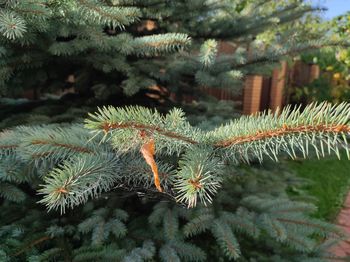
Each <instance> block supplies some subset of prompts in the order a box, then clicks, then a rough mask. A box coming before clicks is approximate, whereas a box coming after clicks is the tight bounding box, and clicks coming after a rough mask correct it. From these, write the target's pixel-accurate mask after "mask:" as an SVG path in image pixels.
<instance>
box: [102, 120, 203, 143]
mask: <svg viewBox="0 0 350 262" xmlns="http://www.w3.org/2000/svg"><path fill="white" fill-rule="evenodd" d="M101 127H102V129H103V130H104V132H105V133H108V132H109V131H110V130H111V129H127V128H134V129H138V130H140V131H142V130H149V131H152V132H157V133H159V134H161V135H163V136H166V137H169V138H173V139H177V140H182V141H184V142H186V143H190V144H193V145H195V144H198V142H197V141H195V140H193V139H191V138H189V137H185V136H183V135H180V134H178V133H175V132H171V131H167V130H163V129H161V128H159V127H157V126H150V125H143V124H138V123H133V122H129V123H124V124H118V123H108V122H105V123H103V124H102V126H101Z"/></svg>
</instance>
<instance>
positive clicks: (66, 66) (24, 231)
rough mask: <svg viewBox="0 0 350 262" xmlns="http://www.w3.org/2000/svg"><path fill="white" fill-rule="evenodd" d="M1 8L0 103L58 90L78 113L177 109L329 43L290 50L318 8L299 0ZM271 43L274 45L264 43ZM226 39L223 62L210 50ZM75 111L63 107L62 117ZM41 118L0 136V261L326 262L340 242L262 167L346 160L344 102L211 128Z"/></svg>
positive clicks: (145, 119)
mask: <svg viewBox="0 0 350 262" xmlns="http://www.w3.org/2000/svg"><path fill="white" fill-rule="evenodd" d="M0 7H1V9H0V92H1V94H6V95H7V96H13V95H15V94H16V93H17V92H18V91H22V89H28V88H29V89H36V90H37V91H39V93H40V92H41V93H45V92H48V93H50V92H52V91H55V90H57V89H62V88H65V87H66V84H67V83H66V79H67V77H68V76H73V79H74V81H73V85H74V90H75V92H76V93H78V94H80V95H81V99H85V98H86V97H88V98H92V96H94V98H98V99H108V98H110V97H112V96H113V95H115V94H120V90H123V92H124V93H125V94H127V95H133V94H135V93H137V92H138V91H139V90H140V89H144V88H151V87H153V88H154V87H155V86H156V87H158V88H159V86H164V87H166V88H168V89H172V90H173V91H174V90H175V91H177V92H178V94H180V96H181V92H184V91H186V90H188V89H191V88H192V87H195V86H196V85H205V86H211V87H218V88H222V87H230V88H234V87H236V86H238V85H237V84H239V82H240V81H241V79H242V77H243V76H244V75H245V74H248V73H252V72H258V71H259V72H261V73H263V72H266V70H265V69H266V67H267V68H268V67H269V66H270V65H272V64H274V63H275V62H277V61H279V59H280V58H281V57H285V56H288V55H291V54H294V53H296V52H298V51H300V50H307V49H309V48H316V47H319V46H325V45H333V44H338V43H334V42H333V41H331V40H329V39H327V34H323V33H324V32H321V33H319V34H317V33H314V34H308V33H309V32H305V30H303V31H299V30H295V31H294V32H293V34H292V36H291V37H289V36H290V34H291V32H290V31H288V30H286V28H285V27H283V26H290V27H293V25H294V23H295V22H296V21H298V22H299V23H300V22H301V21H303V20H302V19H303V16H304V14H306V13H309V12H312V11H314V10H315V9H316V8H314V7H311V6H309V5H307V4H305V3H304V1H302V0H285V1H272V0H271V1H270V0H268V1H265V0H249V1H247V0H234V1H232V0H220V1H205V0H195V1H167V0H142V1H141V0H140V1H139V0H77V1H73V0H63V1H56V0H23V1H18V0H0ZM272 29H273V30H272ZM306 31H307V30H306ZM271 32H273V33H275V32H278V34H276V36H275V37H269V39H268V40H266V39H265V38H264V33H266V34H267V35H268V34H269V33H271ZM265 36H266V35H265ZM286 39H288V40H289V42H288V43H286V42H285V40H286ZM306 39H307V40H306ZM223 41H225V43H226V44H228V46H230V47H231V48H232V50H231V52H230V53H225V52H221V51H222V50H221V51H220V48H221V47H222V46H221V44H222V43H223ZM85 95H86V96H85ZM115 97H116V96H114V98H115ZM94 98H93V99H94ZM9 101H12V102H13V103H14V104H16V103H17V102H18V103H21V102H19V101H16V100H15V101H13V100H9ZM87 101H88V102H87V104H88V106H89V108H91V107H92V106H91V105H92V104H94V103H93V102H92V101H91V100H89V99H87ZM93 101H95V100H93ZM58 102H60V101H58ZM89 103H90V104H89ZM100 104H103V103H100ZM116 104H118V103H117V102H116ZM77 106H78V105H76V107H77ZM51 110H52V109H51ZM54 110H55V109H53V111H54ZM84 110H86V108H85V109H84V108H79V109H77V108H74V107H72V108H70V109H69V110H67V111H65V112H67V113H66V116H65V117H67V114H70V115H71V118H74V116H75V115H74V114H76V115H77V116H78V115H79V116H81V114H82V113H83V112H84ZM43 111H45V110H44V109H40V110H37V111H36V112H39V115H34V116H31V118H29V119H30V120H32V119H34V120H35V121H33V122H35V123H37V125H25V126H23V125H18V126H14V125H11V127H10V128H7V129H4V130H1V131H0V196H1V204H2V212H0V239H1V243H0V261H125V262H129V261H130V262H131V261H132V262H135V261H214V260H215V261H227V260H237V261H298V262H300V261H327V260H328V259H330V258H331V255H330V254H329V253H328V252H327V250H328V247H329V246H330V245H331V244H332V243H333V240H334V238H341V237H343V236H342V234H341V232H339V230H338V229H337V228H336V227H335V226H333V225H331V224H328V223H326V222H324V221H320V220H317V219H314V218H312V217H310V214H312V212H313V211H314V210H315V208H316V207H315V206H314V205H312V204H309V203H305V202H303V201H301V199H298V197H297V196H290V195H288V194H287V193H286V191H287V189H289V188H290V187H293V188H296V187H298V186H300V184H302V181H299V180H298V179H296V178H295V177H294V176H292V175H291V174H289V173H288V172H286V171H285V170H284V169H283V167H282V166H278V172H277V171H276V170H274V169H273V168H271V167H269V165H267V166H260V164H261V163H265V162H269V161H270V160H273V161H278V159H281V158H284V157H286V156H289V157H291V158H296V157H305V158H306V157H308V156H315V157H323V156H325V155H329V154H336V155H338V156H339V157H340V156H341V153H340V151H341V150H343V151H344V152H345V153H346V155H347V157H348V158H350V156H349V154H350V148H349V145H348V142H349V140H348V139H349V135H350V125H349V120H350V104H349V103H342V104H339V105H331V104H328V103H320V104H312V105H309V106H307V107H305V108H299V107H286V108H285V109H283V110H282V111H277V112H265V113H261V114H257V115H254V116H244V117H240V118H237V119H233V120H230V121H228V122H227V123H225V124H222V125H217V124H214V125H211V128H210V130H208V129H205V128H203V127H204V126H205V125H198V126H195V125H192V124H191V123H190V122H189V121H188V118H186V114H185V112H184V111H183V110H182V109H178V108H173V109H171V110H166V111H167V112H166V113H164V110H162V111H161V110H157V109H150V108H148V107H142V106H119V107H116V106H113V105H111V106H100V107H99V108H98V109H96V110H95V111H93V110H90V111H91V112H90V114H89V115H88V116H87V117H86V119H85V122H83V121H80V120H79V119H75V120H76V121H75V122H76V123H74V124H73V123H65V122H67V121H65V119H67V118H65V117H64V116H60V115H58V116H54V115H55V114H54V113H52V112H51V113H52V114H51V113H50V116H45V115H43ZM161 112H162V113H161ZM40 113H41V115H40ZM48 115H49V114H48ZM73 115H74V116H73ZM51 116H54V117H52V118H51ZM22 117H23V116H22ZM192 117H193V116H192ZM14 118H15V120H16V118H17V117H16V116H13V117H12V118H11V117H10V118H9V119H12V120H13V119H14ZM71 118H70V119H71ZM30 120H27V123H28V122H30ZM56 120H57V121H56ZM9 121H10V120H8V119H7V120H6V121H4V123H2V124H1V128H3V127H6V125H7V123H8V122H9ZM69 121H71V120H69ZM53 122H61V123H60V124H58V123H53ZM62 122H63V123H62ZM208 122H209V121H208ZM17 123H18V119H17ZM48 123H50V124H48ZM209 125H210V123H209ZM247 164H250V165H252V166H253V167H252V168H248V167H247ZM257 167H259V168H257ZM45 207H46V208H45Z"/></svg>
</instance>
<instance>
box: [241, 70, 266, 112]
mask: <svg viewBox="0 0 350 262" xmlns="http://www.w3.org/2000/svg"><path fill="white" fill-rule="evenodd" d="M262 86H263V77H262V76H258V75H250V76H247V77H246V79H245V81H244V90H243V114H245V115H250V114H254V113H256V112H259V111H260V103H261V91H262Z"/></svg>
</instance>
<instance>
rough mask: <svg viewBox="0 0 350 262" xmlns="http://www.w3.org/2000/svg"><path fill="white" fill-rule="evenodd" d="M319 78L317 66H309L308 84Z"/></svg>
mask: <svg viewBox="0 0 350 262" xmlns="http://www.w3.org/2000/svg"><path fill="white" fill-rule="evenodd" d="M319 77H320V67H319V65H311V66H310V76H309V81H310V82H309V83H312V82H313V81H314V80H316V79H318V78H319Z"/></svg>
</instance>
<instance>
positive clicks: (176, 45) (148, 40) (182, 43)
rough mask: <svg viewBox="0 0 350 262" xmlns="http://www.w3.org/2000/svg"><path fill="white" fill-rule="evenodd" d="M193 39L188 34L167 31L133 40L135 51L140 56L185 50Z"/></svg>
mask: <svg viewBox="0 0 350 262" xmlns="http://www.w3.org/2000/svg"><path fill="white" fill-rule="evenodd" d="M190 43H191V39H190V38H189V37H188V35H186V34H180V33H167V34H160V35H150V36H142V37H137V38H135V39H134V41H133V42H132V47H133V48H134V51H133V53H135V54H136V55H139V56H157V55H161V54H164V53H171V52H175V51H180V50H183V49H184V48H185V47H187V46H189V45H190Z"/></svg>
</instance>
